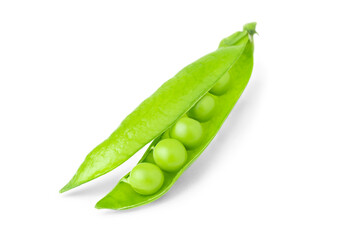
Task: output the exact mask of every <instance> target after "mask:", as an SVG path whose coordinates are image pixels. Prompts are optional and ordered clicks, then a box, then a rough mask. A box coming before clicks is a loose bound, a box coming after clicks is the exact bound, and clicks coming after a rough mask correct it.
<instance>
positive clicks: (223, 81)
mask: <svg viewBox="0 0 360 240" xmlns="http://www.w3.org/2000/svg"><path fill="white" fill-rule="evenodd" d="M229 82H230V74H229V72H226V73H225V74H224V75H223V76H222V77H221V78H220V79H219V81H218V82H217V83H216V84H215V85H214V87H213V88H212V89H210V91H209V92H210V93H212V94H214V95H222V94H224V93H225V92H226V91H227V90H228V87H229Z"/></svg>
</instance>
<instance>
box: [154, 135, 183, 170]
mask: <svg viewBox="0 0 360 240" xmlns="http://www.w3.org/2000/svg"><path fill="white" fill-rule="evenodd" d="M153 155H154V161H155V163H156V164H157V165H158V166H159V167H160V168H161V169H162V170H164V171H168V172H174V171H177V170H179V169H180V168H181V167H182V166H183V165H184V163H185V161H186V159H187V152H186V149H185V147H184V145H182V143H181V142H179V141H178V140H176V139H171V138H168V139H164V140H161V141H160V142H159V143H158V144H157V145H156V146H155V148H154V153H153Z"/></svg>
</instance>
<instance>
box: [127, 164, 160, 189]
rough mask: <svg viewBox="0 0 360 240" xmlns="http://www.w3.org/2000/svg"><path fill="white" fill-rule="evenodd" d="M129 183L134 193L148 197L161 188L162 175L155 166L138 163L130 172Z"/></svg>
mask: <svg viewBox="0 0 360 240" xmlns="http://www.w3.org/2000/svg"><path fill="white" fill-rule="evenodd" d="M129 183H130V185H131V187H132V188H133V189H134V191H135V192H137V193H139V194H142V195H150V194H153V193H156V192H157V191H158V190H159V189H160V188H161V186H162V185H163V183H164V174H163V172H162V171H161V169H160V168H159V167H158V166H156V165H155V164H152V163H140V164H138V165H136V166H135V167H134V169H133V170H132V171H131V173H130V177H129Z"/></svg>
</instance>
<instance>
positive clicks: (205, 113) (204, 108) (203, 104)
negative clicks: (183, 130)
mask: <svg viewBox="0 0 360 240" xmlns="http://www.w3.org/2000/svg"><path fill="white" fill-rule="evenodd" d="M214 110H215V99H214V97H213V96H212V95H210V94H206V95H205V96H204V97H203V98H202V99H200V101H198V102H197V103H196V104H195V106H194V107H193V108H191V109H190V111H189V112H188V115H189V117H191V118H194V119H196V120H198V121H200V122H206V121H207V120H209V119H210V118H211V116H212V115H213V114H214Z"/></svg>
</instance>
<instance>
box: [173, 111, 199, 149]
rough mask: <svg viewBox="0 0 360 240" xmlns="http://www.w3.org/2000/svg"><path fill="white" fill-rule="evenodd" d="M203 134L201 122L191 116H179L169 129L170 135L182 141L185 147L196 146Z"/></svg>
mask: <svg viewBox="0 0 360 240" xmlns="http://www.w3.org/2000/svg"><path fill="white" fill-rule="evenodd" d="M202 134H203V130H202V126H201V124H200V123H199V122H198V121H196V120H194V119H191V118H187V117H184V118H181V119H180V120H179V121H178V122H177V123H176V124H175V125H174V126H173V127H172V129H171V131H170V136H171V137H172V138H175V139H177V140H179V141H180V142H182V143H183V144H184V145H185V147H186V148H188V149H192V148H195V147H197V146H198V145H199V144H200V142H201V137H202Z"/></svg>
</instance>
